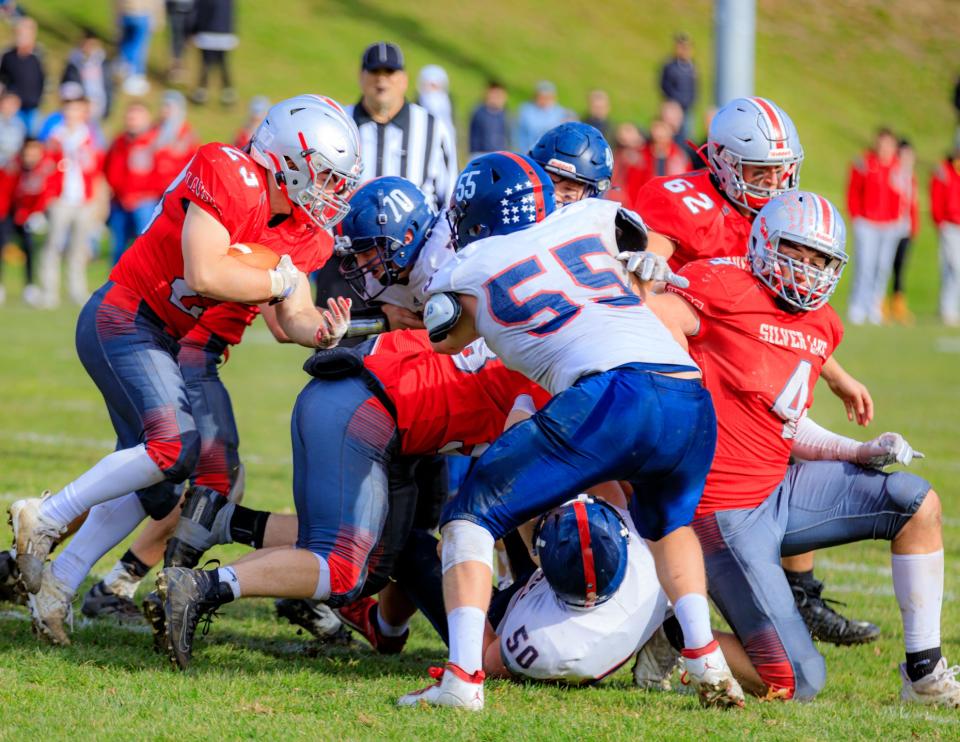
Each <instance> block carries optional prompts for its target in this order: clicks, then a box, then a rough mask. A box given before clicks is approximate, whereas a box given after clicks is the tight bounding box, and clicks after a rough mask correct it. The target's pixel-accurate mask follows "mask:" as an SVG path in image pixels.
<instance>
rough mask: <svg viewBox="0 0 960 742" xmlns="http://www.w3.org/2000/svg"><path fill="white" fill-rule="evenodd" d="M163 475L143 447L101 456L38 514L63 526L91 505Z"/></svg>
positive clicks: (141, 486)
mask: <svg viewBox="0 0 960 742" xmlns="http://www.w3.org/2000/svg"><path fill="white" fill-rule="evenodd" d="M163 480H164V476H163V472H162V471H160V468H159V467H158V466H157V465H156V464H155V463H154V462H153V459H151V458H150V456H149V455H148V454H147V448H146V446H144V445H143V444H140V445H139V446H134V447H133V448H124V449H122V450H120V451H114V452H113V453H111V454H108V455H107V456H104V457H103V458H102V459H100V461H98V462H97V463H96V464H94V465H93V468H91V469H88V470H87V471H86V472H85V473H83V474H81V475H80V476H79V477H78V478H77V479H74V480H73V481H72V482H70V484H68V485H67V486H66V487H64V488H63V489H62V490H60V491H59V492H58V493H57V494H55V495H54V496H53V497H48V498H47V499H46V500H44V501H43V504H42V505H41V506H40V514H41V515H42V516H43V517H44V518H47V519H48V520H52V521H54V522H55V523H58V524H60V525H61V526H65V525H67V524H68V523H70V522H71V521H73V520H75V519H77V518H79V517H80V516H81V515H83V514H84V513H85V512H87V511H88V510H90V508H92V507H93V506H94V505H99V504H100V503H102V502H107V501H109V500H113V499H115V498H117V497H122V496H123V495H126V494H127V493H128V492H134V491H136V490H141V489H144V488H145V487H150V486H151V485H154V484H159V483H160V482H162V481H163Z"/></svg>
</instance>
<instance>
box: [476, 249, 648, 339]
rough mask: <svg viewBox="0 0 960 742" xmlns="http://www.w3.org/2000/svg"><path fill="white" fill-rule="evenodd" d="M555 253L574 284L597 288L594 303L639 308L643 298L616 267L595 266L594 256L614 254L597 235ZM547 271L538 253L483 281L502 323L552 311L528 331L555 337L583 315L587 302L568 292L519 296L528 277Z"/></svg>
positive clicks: (528, 319) (493, 312) (519, 321)
mask: <svg viewBox="0 0 960 742" xmlns="http://www.w3.org/2000/svg"><path fill="white" fill-rule="evenodd" d="M550 255H551V256H553V258H554V260H556V262H557V263H558V264H559V266H560V268H562V269H563V271H564V273H565V274H566V275H567V276H568V277H569V278H570V280H571V281H572V282H573V284H574V285H575V286H577V287H580V288H585V289H591V290H592V291H594V292H596V293H597V294H598V296H595V297H591V298H590V299H589V301H594V302H597V303H603V304H612V305H613V306H618V307H626V306H636V305H637V304H640V303H641V300H640V297H639V296H637V295H636V294H634V293H633V292H631V291H630V289H629V288H627V286H626V284H625V283H624V282H623V281H621V280H620V276H619V275H617V273H616V272H615V271H614V270H613V269H607V268H604V269H599V270H598V269H595V268H593V267H592V266H591V265H590V264H589V263H588V262H587V257H588V256H591V255H601V256H603V255H606V256H608V257H610V253H608V252H607V250H606V248H605V247H604V246H603V243H602V242H600V240H599V239H598V238H597V237H593V236H590V237H581V238H579V239H576V240H573V241H572V242H567V243H565V244H563V245H559V246H557V247H554V248H552V249H551V250H550ZM546 272H547V268H544V266H543V263H541V262H540V259H539V258H537V257H530V258H526V259H524V260H521V261H520V262H518V263H514V264H513V265H511V266H510V267H509V268H507V269H506V270H503V271H501V272H500V273H498V274H497V275H495V276H493V277H492V278H490V279H488V280H487V281H486V283H484V284H483V287H484V289H485V290H486V293H487V300H488V302H487V303H488V304H489V307H490V314H491V315H492V316H493V318H494V319H495V320H496V321H497V322H498V323H500V324H501V325H507V326H514V325H523V324H527V323H529V322H531V321H532V320H533V319H534V318H535V317H537V315H540V314H541V313H543V312H547V313H549V314H551V315H552V317H550V318H549V319H547V320H546V321H544V322H541V323H540V324H538V325H535V326H534V327H531V328H528V329H527V333H529V334H530V335H533V336H535V337H543V336H545V335H550V334H552V333H554V332H556V331H557V330H559V329H560V328H561V327H563V326H564V325H566V324H567V323H568V322H570V321H571V320H573V319H574V317H576V316H577V315H578V314H580V309H581V308H582V307H583V305H582V304H578V303H577V302H575V301H574V300H573V299H571V298H570V297H569V296H568V295H567V294H565V293H564V292H563V291H548V290H543V291H537V292H536V293H534V294H531V295H530V296H528V297H527V298H525V299H518V298H517V296H516V293H515V292H516V290H517V289H518V288H519V287H520V286H521V285H522V284H524V283H526V282H527V281H530V280H532V279H534V278H536V277H537V276H541V275H543V274H544V273H546Z"/></svg>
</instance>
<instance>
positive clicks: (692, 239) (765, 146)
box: [636, 97, 880, 645]
mask: <svg viewBox="0 0 960 742" xmlns="http://www.w3.org/2000/svg"><path fill="white" fill-rule="evenodd" d="M702 151H705V152H706V157H705V159H706V162H707V167H706V168H703V169H701V170H695V171H693V172H690V173H687V174H685V175H682V176H665V177H659V178H654V179H652V180H651V181H650V182H648V183H647V184H646V185H645V186H644V187H643V188H642V189H641V190H640V194H639V197H638V199H637V203H636V208H637V211H639V212H640V214H641V215H642V216H643V219H644V221H645V222H646V224H647V226H648V227H649V228H650V229H651V230H653V231H655V232H657V233H659V234H660V235H663V236H664V237H666V238H667V239H666V240H656V241H654V240H651V243H650V246H649V248H648V249H649V250H651V251H652V252H655V253H658V254H660V255H663V256H664V257H666V258H668V259H669V263H670V267H671V268H672V269H673V270H677V269H679V268H680V267H681V266H683V265H685V264H686V263H688V262H690V261H692V260H700V259H703V258H712V257H738V258H739V257H743V256H745V255H746V252H747V238H748V236H749V234H750V227H751V225H752V223H753V219H754V216H755V215H756V213H757V211H759V209H761V208H762V207H763V206H764V204H766V203H767V201H769V200H770V198H771V197H773V196H776V195H778V194H780V193H784V192H787V191H791V190H796V189H797V188H798V187H799V183H800V166H801V164H802V163H803V146H802V145H801V144H800V136H799V134H798V132H797V128H796V126H794V123H793V120H792V119H791V118H790V116H788V115H787V113H786V111H784V110H783V109H782V108H780V106H778V105H777V104H776V103H774V102H773V101H771V100H768V99H766V98H759V97H755V98H737V99H736V100H733V101H731V102H730V103H728V104H727V105H725V106H724V107H723V108H721V109H720V110H719V111H717V113H716V115H715V116H714V118H713V119H712V120H711V122H710V131H709V133H708V137H707V143H706V144H705V145H704V146H703V148H702ZM823 377H824V381H826V382H827V384H828V385H829V386H830V388H831V389H832V390H833V391H834V393H836V394H837V395H838V396H839V397H840V398H841V399H842V400H843V401H844V404H845V405H846V407H847V412H848V417H850V419H853V417H856V419H857V422H858V423H860V424H861V425H866V424H868V423H869V422H870V420H871V419H872V418H873V401H872V400H871V398H870V394H869V392H868V391H867V389H866V387H864V386H863V385H862V384H860V383H859V382H857V381H856V380H855V379H853V378H852V377H850V375H849V374H847V373H846V372H845V371H844V370H843V369H842V368H841V367H840V364H839V363H838V362H837V361H836V360H835V359H833V358H831V359H830V361H829V362H828V364H827V365H826V366H825V367H824V369H823ZM784 569H786V570H787V576H788V578H789V579H790V584H791V586H792V587H793V590H794V594H795V596H796V598H797V605H798V606H799V607H800V611H801V614H802V615H803V617H804V620H805V621H806V622H807V626H808V628H809V629H810V632H811V633H812V634H813V636H814V637H815V638H817V639H820V640H822V641H828V642H831V643H833V644H840V645H844V644H860V643H864V642H870V641H873V640H875V639H876V638H877V637H878V636H879V635H880V629H879V628H878V627H877V626H875V625H874V624H872V623H869V622H867V621H854V620H850V619H848V618H845V617H844V616H842V615H840V614H839V613H837V612H836V611H835V610H834V609H833V608H832V607H831V606H830V605H829V604H828V603H827V602H825V601H824V600H823V598H822V597H821V593H822V590H823V583H821V582H819V581H818V580H816V579H815V578H814V576H813V554H803V555H797V556H795V557H790V558H789V559H784Z"/></svg>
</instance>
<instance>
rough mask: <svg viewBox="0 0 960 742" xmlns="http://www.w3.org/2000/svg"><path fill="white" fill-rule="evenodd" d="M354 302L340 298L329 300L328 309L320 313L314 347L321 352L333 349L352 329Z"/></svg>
mask: <svg viewBox="0 0 960 742" xmlns="http://www.w3.org/2000/svg"><path fill="white" fill-rule="evenodd" d="M352 304H353V302H352V301H351V300H350V299H344V298H343V297H342V296H338V297H337V298H336V299H334V298H333V297H331V298H329V299H327V307H328V309H324V310H322V311H321V312H320V316H321V320H320V326H319V327H318V328H317V334H316V336H315V337H314V345H315V346H316V347H318V348H320V349H321V350H326V349H327V348H333V347H335V346H336V345H337V343H339V342H340V341H341V340H342V339H343V336H344V335H346V334H347V330H348V329H350V306H351V305H352Z"/></svg>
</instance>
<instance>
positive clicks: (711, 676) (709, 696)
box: [680, 639, 743, 708]
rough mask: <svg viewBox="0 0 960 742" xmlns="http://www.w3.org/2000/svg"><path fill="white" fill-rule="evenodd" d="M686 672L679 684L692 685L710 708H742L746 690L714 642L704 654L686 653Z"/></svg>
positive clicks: (697, 651) (688, 651) (701, 652)
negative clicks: (734, 675) (744, 690)
mask: <svg viewBox="0 0 960 742" xmlns="http://www.w3.org/2000/svg"><path fill="white" fill-rule="evenodd" d="M682 654H683V665H684V670H683V673H682V674H681V675H680V682H681V683H683V684H684V685H692V686H693V688H694V690H696V691H697V695H698V696H700V705H701V706H704V707H707V708H743V688H741V687H740V683H738V682H737V680H736V678H734V677H733V673H732V672H730V667H729V666H728V665H727V660H726V658H725V657H724V656H723V652H722V651H720V645H719V644H718V643H717V640H716V639H714V640H713V641H712V642H710V643H709V644H708V645H707V646H706V647H704V648H703V649H701V650H695V651H692V650H689V649H684V650H683V653H682Z"/></svg>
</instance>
